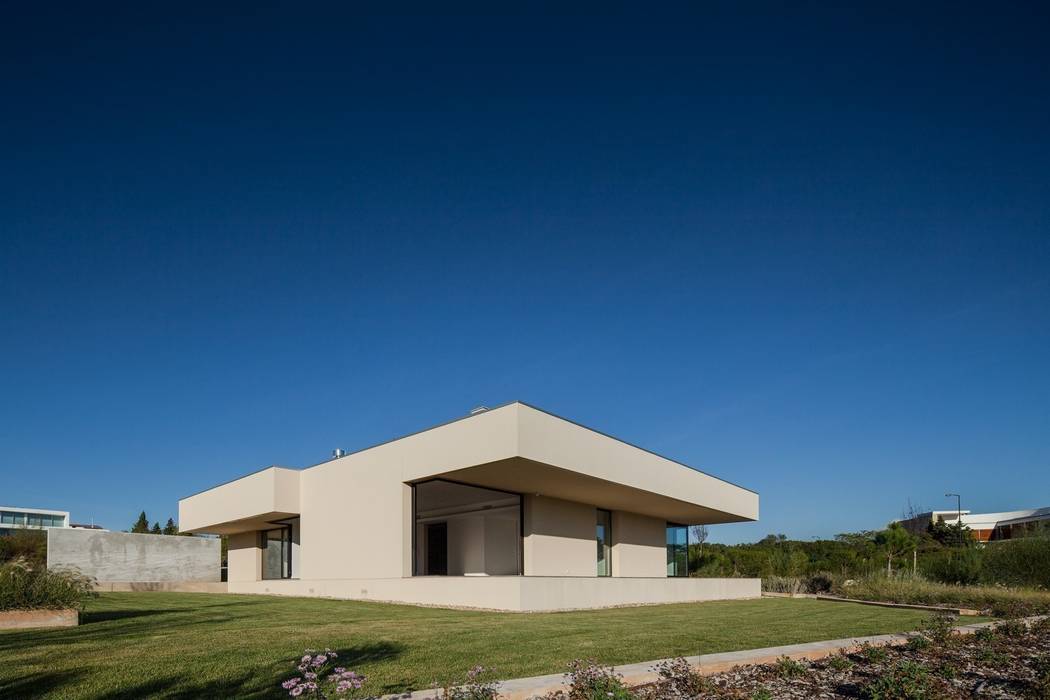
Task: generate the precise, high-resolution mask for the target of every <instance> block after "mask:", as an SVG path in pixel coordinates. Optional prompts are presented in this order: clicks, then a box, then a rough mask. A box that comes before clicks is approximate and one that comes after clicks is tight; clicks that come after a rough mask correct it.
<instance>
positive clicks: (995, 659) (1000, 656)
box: [976, 647, 1009, 666]
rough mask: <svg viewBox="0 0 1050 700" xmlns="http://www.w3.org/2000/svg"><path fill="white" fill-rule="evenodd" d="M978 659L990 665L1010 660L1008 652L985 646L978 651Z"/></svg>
mask: <svg viewBox="0 0 1050 700" xmlns="http://www.w3.org/2000/svg"><path fill="white" fill-rule="evenodd" d="M976 658H977V660H978V661H980V662H981V663H983V664H987V665H989V666H999V665H1000V664H1005V663H1006V662H1007V661H1009V658H1008V657H1007V656H1006V654H1004V653H1002V652H1001V651H996V650H995V649H993V648H991V647H984V648H982V649H980V650H979V651H978V652H977V657H976Z"/></svg>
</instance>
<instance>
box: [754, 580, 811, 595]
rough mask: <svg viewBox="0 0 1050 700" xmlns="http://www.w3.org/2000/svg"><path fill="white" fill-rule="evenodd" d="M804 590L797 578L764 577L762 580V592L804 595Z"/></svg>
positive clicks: (802, 584)
mask: <svg viewBox="0 0 1050 700" xmlns="http://www.w3.org/2000/svg"><path fill="white" fill-rule="evenodd" d="M805 588H806V586H805V584H804V583H803V582H802V579H800V578H798V577H797V576H766V577H765V578H763V579H762V590H763V591H766V592H769V593H791V594H795V593H804V592H805Z"/></svg>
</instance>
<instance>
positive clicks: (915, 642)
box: [907, 634, 930, 652]
mask: <svg viewBox="0 0 1050 700" xmlns="http://www.w3.org/2000/svg"><path fill="white" fill-rule="evenodd" d="M929 646H930V640H929V639H927V638H926V637H923V636H922V635H921V634H917V635H915V636H914V637H908V644H907V647H908V651H912V652H915V651H922V650H923V649H927V648H929Z"/></svg>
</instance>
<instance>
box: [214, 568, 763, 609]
mask: <svg viewBox="0 0 1050 700" xmlns="http://www.w3.org/2000/svg"><path fill="white" fill-rule="evenodd" d="M228 590H229V592H230V593H258V594H267V595H287V596H304V597H309V596H314V597H317V596H320V597H326V598H340V599H346V600H371V601H377V602H385V603H407V604H410V605H428V606H435V607H448V608H476V609H483V610H500V611H506V612H553V611H561V610H587V609H593V608H611V607H620V606H631V605H662V604H667V603H694V602H703V601H708V600H732V599H741V598H759V597H760V596H761V595H762V591H761V581H760V580H759V579H746V578H722V579H716V578H621V577H609V578H604V577H603V578H599V577H594V576H590V577H583V576H579V577H572V576H415V577H407V578H385V579H326V580H303V581H300V580H295V579H285V580H272V581H230V582H229V584H228Z"/></svg>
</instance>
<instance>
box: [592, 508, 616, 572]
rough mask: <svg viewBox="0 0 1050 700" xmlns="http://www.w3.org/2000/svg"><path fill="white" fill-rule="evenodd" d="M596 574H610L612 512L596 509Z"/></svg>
mask: <svg viewBox="0 0 1050 700" xmlns="http://www.w3.org/2000/svg"><path fill="white" fill-rule="evenodd" d="M595 535H596V538H597V540H598V575H599V576H612V513H610V512H609V511H607V510H602V509H601V508H599V509H598V526H597V529H596V531H595Z"/></svg>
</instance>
